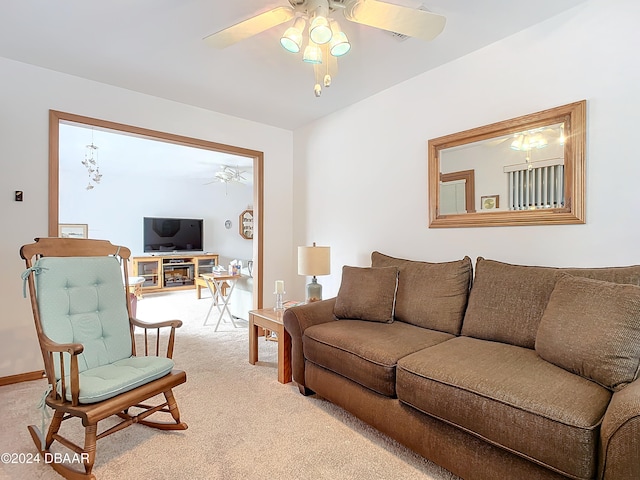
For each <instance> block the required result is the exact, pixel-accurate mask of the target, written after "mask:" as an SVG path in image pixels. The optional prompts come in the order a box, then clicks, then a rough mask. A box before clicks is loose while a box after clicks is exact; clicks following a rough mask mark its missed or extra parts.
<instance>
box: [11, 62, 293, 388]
mask: <svg viewBox="0 0 640 480" xmlns="http://www.w3.org/2000/svg"><path fill="white" fill-rule="evenodd" d="M0 78H2V89H1V90H0V105H2V109H1V110H2V112H1V114H0V122H1V123H0V162H1V163H0V168H1V170H2V175H1V176H0V186H1V187H2V188H0V191H1V192H3V193H2V196H1V197H0V216H1V218H2V233H3V234H2V235H1V236H0V242H1V243H0V251H1V252H2V265H3V268H2V269H0V305H2V314H1V315H0V377H3V376H8V375H15V374H19V373H24V372H29V371H34V370H38V369H40V368H42V366H41V364H42V361H41V357H40V352H39V351H38V348H37V342H36V340H35V331H34V327H33V320H32V317H31V311H30V307H29V302H28V300H25V299H23V298H22V282H21V280H20V274H21V272H22V271H23V269H24V267H23V263H22V261H21V259H20V257H19V254H18V251H19V248H20V246H21V245H22V244H24V243H28V242H30V241H32V240H33V239H34V238H35V237H38V236H46V235H47V214H48V197H47V195H48V193H47V182H48V118H49V110H50V109H53V110H60V111H64V112H70V113H75V114H79V115H85V116H89V117H94V118H100V119H104V120H109V121H113V122H119V123H125V124H129V125H136V126H140V127H144V128H149V129H153V130H159V131H163V132H169V133H173V134H178V135H185V136H189V137H195V138H201V139H205V140H210V141H214V142H219V143H224V144H229V145H235V146H239V147H243V148H248V149H252V150H259V151H263V152H264V158H265V202H264V205H265V220H266V222H265V232H264V249H265V252H268V255H265V258H264V282H265V302H271V301H272V298H271V297H272V295H271V290H270V289H269V287H268V285H273V282H274V281H275V279H276V278H282V279H285V280H286V281H289V283H291V282H293V280H294V278H296V279H297V275H296V276H295V277H294V275H295V272H294V271H293V266H292V253H291V252H292V251H293V245H292V163H293V157H292V132H290V131H287V130H282V129H278V128H274V127H269V126H266V125H262V124H258V123H255V122H249V121H245V120H242V119H239V118H234V117H229V116H225V115H221V114H218V113H215V112H211V111H206V110H203V109H198V108H195V107H191V106H187V105H183V104H179V103H176V102H170V101H167V100H162V99H159V98H156V97H151V96H148V95H143V94H139V93H136V92H132V91H128V90H123V89H119V88H115V87H112V86H109V85H105V84H100V83H96V82H92V81H88V80H84V79H80V78H77V77H73V76H69V75H64V74H60V73H57V72H53V71H50V70H45V69H42V68H38V67H33V66H30V65H26V64H22V63H18V62H14V61H11V60H7V59H3V58H0ZM14 190H23V191H24V201H23V202H22V203H18V202H14V201H13V192H14ZM265 304H266V303H265Z"/></svg>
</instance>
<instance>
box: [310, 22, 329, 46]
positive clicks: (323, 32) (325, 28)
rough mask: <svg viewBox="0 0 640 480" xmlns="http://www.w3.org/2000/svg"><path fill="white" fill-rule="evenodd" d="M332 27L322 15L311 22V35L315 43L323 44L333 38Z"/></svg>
mask: <svg viewBox="0 0 640 480" xmlns="http://www.w3.org/2000/svg"><path fill="white" fill-rule="evenodd" d="M331 35H332V32H331V28H330V27H329V21H328V20H327V19H326V18H325V17H322V16H317V17H315V18H314V19H313V21H312V22H311V25H310V26H309V37H310V38H311V40H313V42H314V43H317V44H318V45H322V44H324V43H327V42H328V41H329V40H331Z"/></svg>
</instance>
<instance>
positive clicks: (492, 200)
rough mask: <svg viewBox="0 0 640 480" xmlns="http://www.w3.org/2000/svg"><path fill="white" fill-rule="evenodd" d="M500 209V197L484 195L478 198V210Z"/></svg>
mask: <svg viewBox="0 0 640 480" xmlns="http://www.w3.org/2000/svg"><path fill="white" fill-rule="evenodd" d="M499 207H500V195H486V196H484V197H480V208H481V209H482V210H495V209H496V208H499Z"/></svg>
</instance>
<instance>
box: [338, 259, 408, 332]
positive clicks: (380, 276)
mask: <svg viewBox="0 0 640 480" xmlns="http://www.w3.org/2000/svg"><path fill="white" fill-rule="evenodd" d="M397 284H398V269H397V268H396V267H380V268H361V267H349V266H346V265H345V266H344V267H342V283H341V284H340V290H339V291H338V296H337V297H336V304H335V306H334V307H333V313H334V315H335V316H336V317H338V318H353V319H357V320H370V321H373V322H387V323H390V322H393V308H394V304H395V299H396V288H397Z"/></svg>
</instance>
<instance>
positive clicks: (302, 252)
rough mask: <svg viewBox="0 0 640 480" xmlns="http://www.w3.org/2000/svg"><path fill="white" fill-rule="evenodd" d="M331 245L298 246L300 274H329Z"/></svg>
mask: <svg viewBox="0 0 640 480" xmlns="http://www.w3.org/2000/svg"><path fill="white" fill-rule="evenodd" d="M330 273H331V247H316V246H313V247H298V275H313V276H316V275H329V274H330Z"/></svg>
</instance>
